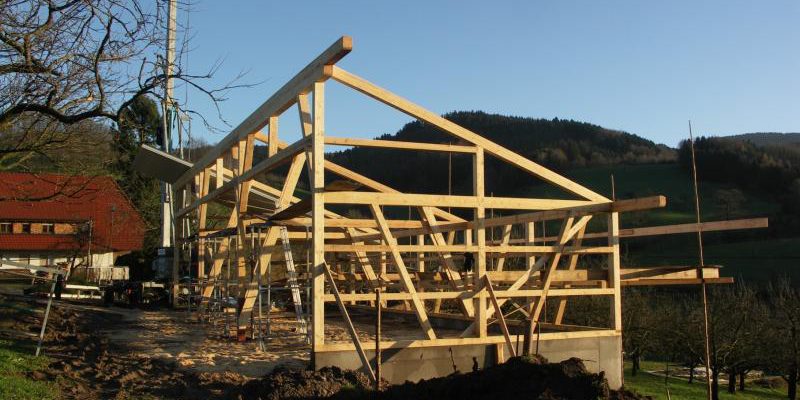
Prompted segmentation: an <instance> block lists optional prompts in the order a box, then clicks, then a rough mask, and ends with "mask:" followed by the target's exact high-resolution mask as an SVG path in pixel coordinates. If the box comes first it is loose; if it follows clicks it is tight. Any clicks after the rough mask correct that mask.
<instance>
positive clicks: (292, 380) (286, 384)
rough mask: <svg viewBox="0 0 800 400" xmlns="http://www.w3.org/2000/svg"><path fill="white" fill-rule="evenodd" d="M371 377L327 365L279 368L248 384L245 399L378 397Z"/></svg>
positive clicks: (244, 389)
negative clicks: (317, 369)
mask: <svg viewBox="0 0 800 400" xmlns="http://www.w3.org/2000/svg"><path fill="white" fill-rule="evenodd" d="M371 386H372V384H371V382H370V379H369V378H368V377H367V376H366V375H364V374H363V373H361V372H356V371H349V370H342V369H340V368H337V367H325V368H322V369H320V370H319V371H311V370H298V369H289V368H281V367H278V368H276V369H275V370H274V371H273V372H272V373H271V374H269V375H267V376H265V377H263V378H261V379H255V380H252V381H250V382H248V383H246V384H245V385H244V387H243V390H242V398H244V399H247V400H250V399H253V400H255V399H258V400H284V399H327V398H352V399H356V398H365V399H366V398H375V397H374V396H371V395H370V394H371V392H370V388H371Z"/></svg>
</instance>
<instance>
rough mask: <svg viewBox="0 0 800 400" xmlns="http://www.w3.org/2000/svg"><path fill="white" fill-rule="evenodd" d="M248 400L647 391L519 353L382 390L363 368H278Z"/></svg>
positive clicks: (614, 396)
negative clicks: (482, 367) (464, 370)
mask: <svg viewBox="0 0 800 400" xmlns="http://www.w3.org/2000/svg"><path fill="white" fill-rule="evenodd" d="M242 397H243V398H244V399H247V400H250V399H252V400H288V399H292V400H294V399H340V400H356V399H358V400H361V399H364V400H366V399H386V400H395V399H397V400H399V399H423V400H424V399H436V400H450V399H453V400H463V399H498V398H502V399H542V400H567V399H582V400H589V399H604V400H605V399H608V400H645V399H650V397H647V396H640V395H638V394H635V393H632V392H629V391H626V390H621V391H613V390H609V388H608V382H607V381H606V379H605V377H604V376H603V374H602V373H600V374H594V373H591V372H588V371H587V370H586V367H585V366H584V364H583V362H582V361H581V360H579V359H577V358H572V359H569V360H566V361H562V362H560V363H548V362H547V360H546V359H545V358H544V357H540V356H535V357H515V358H512V359H510V360H508V361H507V362H506V363H504V364H501V365H498V366H494V367H491V368H487V369H485V370H482V371H475V372H470V373H466V374H458V373H457V374H452V375H450V376H446V377H442V378H434V379H429V380H422V381H420V382H417V383H411V382H406V383H405V384H402V385H394V386H389V385H385V389H384V390H383V391H381V392H379V393H376V392H374V391H372V390H371V384H370V381H369V380H368V379H367V377H366V376H365V375H364V374H362V373H360V372H353V371H342V370H340V369H339V368H335V367H330V368H323V369H321V370H319V371H316V372H312V371H300V370H279V371H275V372H273V373H272V374H270V375H267V376H265V377H264V378H262V379H258V380H253V381H250V382H248V383H247V384H245V390H244V391H243V392H242Z"/></svg>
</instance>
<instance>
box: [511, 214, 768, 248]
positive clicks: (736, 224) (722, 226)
mask: <svg viewBox="0 0 800 400" xmlns="http://www.w3.org/2000/svg"><path fill="white" fill-rule="evenodd" d="M767 227H769V219H768V218H747V219H735V220H727V221H710V222H703V223H701V224H700V226H699V229H701V230H702V231H703V232H713V231H731V230H739V229H759V228H767ZM697 230H698V225H697V223H694V222H693V223H689V224H676V225H660V226H648V227H641V228H620V230H619V236H620V238H632V237H644V236H659V235H675V234H682V233H696V232H697ZM606 237H608V232H593V233H587V234H586V236H585V238H586V239H600V238H606ZM555 239H556V237H555V236H548V237H544V238H542V239H541V240H544V241H553V240H555ZM516 242H518V241H516V240H512V241H511V243H516Z"/></svg>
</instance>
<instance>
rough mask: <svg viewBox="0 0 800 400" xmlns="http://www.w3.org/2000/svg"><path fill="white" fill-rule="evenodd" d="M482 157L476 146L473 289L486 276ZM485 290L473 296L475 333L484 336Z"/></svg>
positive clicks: (474, 163)
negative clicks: (475, 242)
mask: <svg viewBox="0 0 800 400" xmlns="http://www.w3.org/2000/svg"><path fill="white" fill-rule="evenodd" d="M483 164H484V159H483V148H482V147H478V148H477V151H476V152H475V156H474V157H473V163H472V178H473V179H472V185H473V192H474V193H473V194H474V195H475V196H476V197H477V198H478V207H476V208H475V236H476V241H477V244H478V257H477V258H476V260H475V273H474V274H473V281H472V284H473V287H474V288H475V290H477V289H478V287H479V286H480V285H482V284H483V281H484V277H485V276H486V226H485V225H486V208H485V207H484V205H483V199H484V166H483ZM486 327H487V324H486V292H485V291H480V292H479V293H478V295H477V296H476V297H475V335H476V336H478V337H486Z"/></svg>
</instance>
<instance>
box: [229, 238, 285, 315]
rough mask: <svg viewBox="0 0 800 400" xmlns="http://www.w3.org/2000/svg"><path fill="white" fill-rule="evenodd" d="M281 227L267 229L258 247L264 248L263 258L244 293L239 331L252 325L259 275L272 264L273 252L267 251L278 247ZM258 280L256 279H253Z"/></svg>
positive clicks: (262, 250) (262, 251)
mask: <svg viewBox="0 0 800 400" xmlns="http://www.w3.org/2000/svg"><path fill="white" fill-rule="evenodd" d="M279 230H280V227H278V226H270V227H269V228H267V234H266V237H264V241H263V242H262V243H259V244H258V245H259V246H261V247H262V249H261V258H260V260H259V261H258V263H257V266H256V268H255V270H254V271H253V276H252V277H251V279H250V281H249V282H247V286H246V287H245V291H244V299H243V301H242V307H241V309H240V310H239V320H238V323H239V329H246V328H247V326H248V324H249V323H250V317H251V315H252V312H253V307H254V306H255V304H256V300H258V279H257V277H258V276H259V275H263V274H264V272H265V271H266V266H267V264H269V263H270V262H272V256H273V252H272V251H265V250H266V249H268V248H270V247H272V246H276V244H277V243H278V237H279V233H280V231H279ZM253 278H256V279H253Z"/></svg>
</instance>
